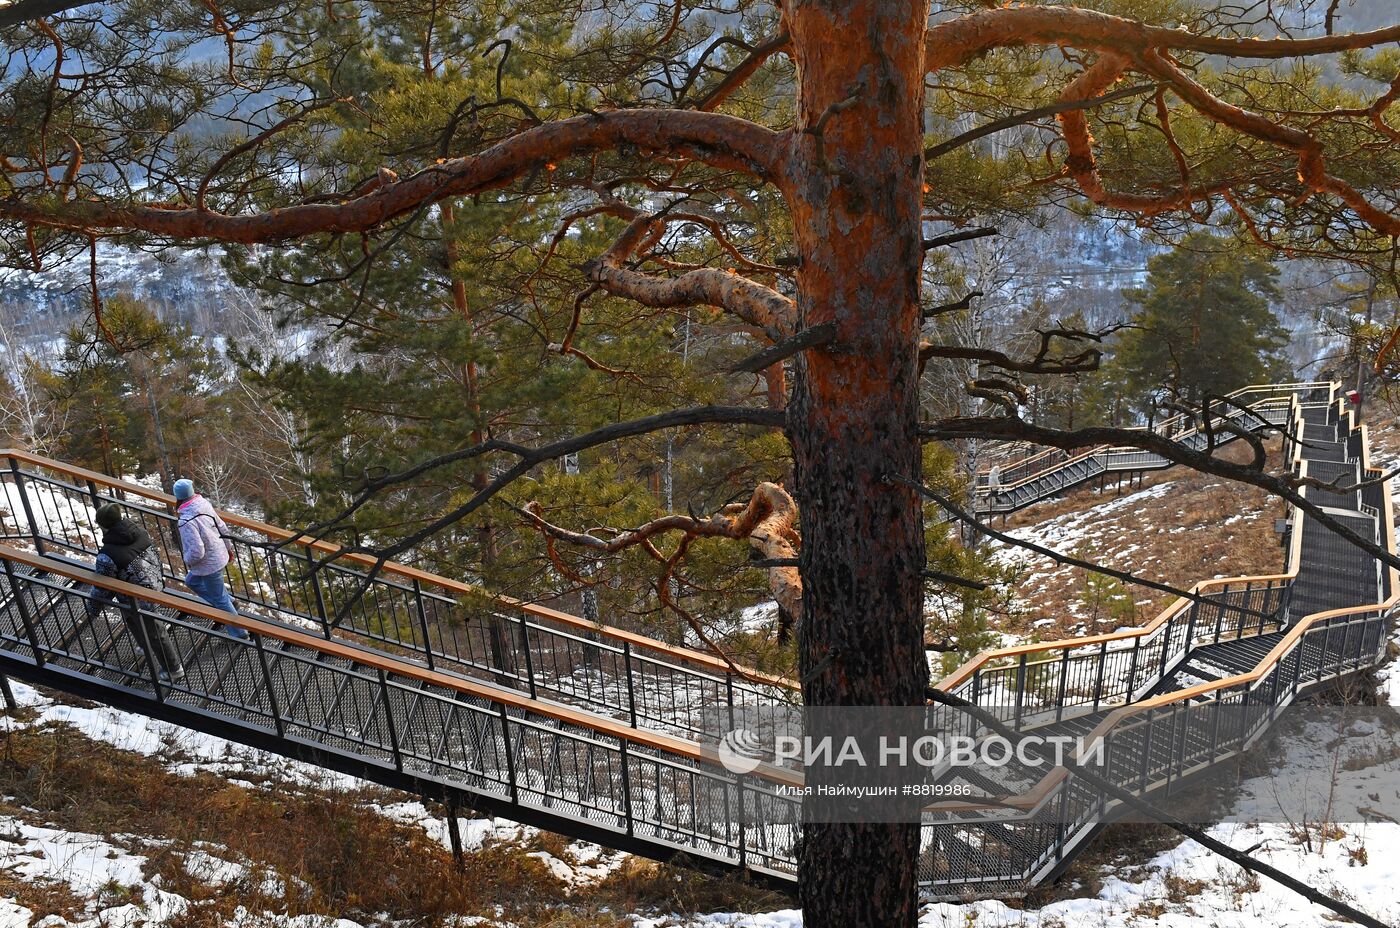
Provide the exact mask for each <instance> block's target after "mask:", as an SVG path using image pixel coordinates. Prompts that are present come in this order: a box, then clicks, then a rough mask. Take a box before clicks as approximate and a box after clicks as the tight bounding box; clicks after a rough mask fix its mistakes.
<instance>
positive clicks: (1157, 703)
mask: <svg viewBox="0 0 1400 928" xmlns="http://www.w3.org/2000/svg"><path fill="white" fill-rule="evenodd" d="M1396 605H1400V595H1392V596H1390V597H1389V598H1388V599H1386V600H1385V601H1384V602H1381V603H1371V604H1370V605H1364V606H1346V607H1344V608H1341V609H1328V610H1326V611H1325V612H1314V613H1313V614H1312V615H1309V616H1306V617H1304V618H1302V619H1300V620H1299V621H1298V623H1297V624H1296V625H1294V626H1293V627H1292V628H1290V629H1289V631H1288V634H1286V635H1284V637H1283V638H1281V639H1280V640H1279V642H1278V644H1276V645H1274V647H1273V648H1272V649H1271V650H1270V651H1269V653H1268V654H1266V655H1264V656H1263V657H1262V658H1260V660H1259V663H1258V664H1256V665H1255V667H1254V669H1253V670H1250V671H1247V672H1246V673H1241V674H1236V675H1235V676H1232V677H1222V678H1221V679H1219V680H1210V681H1207V682H1205V683H1197V684H1196V685H1194V686H1189V687H1187V688H1185V689H1181V690H1176V691H1175V692H1171V693H1163V694H1161V695H1159V696H1153V697H1151V698H1150V699H1144V700H1142V701H1140V702H1134V703H1129V704H1127V705H1124V706H1119V707H1118V708H1116V709H1114V710H1113V711H1112V712H1110V713H1108V714H1107V715H1105V716H1104V718H1103V720H1102V721H1100V722H1099V724H1098V725H1096V726H1094V728H1093V730H1091V731H1090V732H1089V733H1088V734H1086V735H1084V736H1083V737H1082V739H1081V740H1082V741H1083V742H1094V741H1098V740H1101V739H1102V738H1103V737H1104V736H1105V735H1107V734H1108V732H1109V731H1111V730H1112V729H1113V728H1114V727H1115V726H1116V725H1118V723H1119V722H1121V721H1123V720H1124V719H1126V718H1128V717H1130V716H1133V715H1137V714H1139V713H1141V712H1144V711H1146V710H1148V709H1159V708H1161V707H1162V706H1168V705H1171V704H1172V703H1177V702H1184V701H1186V700H1188V699H1195V698H1197V697H1200V696H1204V695H1206V694H1207V693H1212V692H1215V691H1217V690H1221V689H1227V688H1229V687H1234V686H1243V685H1246V684H1249V683H1253V682H1255V681H1256V680H1258V679H1260V678H1261V677H1263V676H1264V675H1265V674H1266V673H1268V671H1269V670H1270V668H1272V667H1273V666H1274V665H1275V664H1277V663H1278V662H1279V660H1280V659H1281V658H1282V657H1283V656H1284V655H1286V654H1287V653H1288V651H1289V650H1290V649H1291V648H1292V646H1293V645H1294V644H1295V643H1297V641H1298V640H1299V639H1300V638H1301V637H1302V636H1303V635H1304V634H1305V633H1306V632H1307V631H1308V629H1309V628H1311V627H1312V626H1313V625H1315V624H1317V623H1319V622H1324V621H1326V620H1328V619H1333V618H1337V617H1338V616H1343V615H1355V614H1357V613H1361V612H1372V611H1379V612H1384V611H1385V610H1387V609H1391V608H1394V607H1395V606H1396ZM1068 776H1069V770H1068V769H1067V768H1065V767H1056V768H1055V769H1054V770H1051V771H1050V772H1048V773H1046V774H1045V776H1043V777H1041V779H1040V780H1039V781H1037V783H1036V785H1035V786H1033V787H1031V788H1030V789H1029V790H1027V791H1026V792H1024V793H1021V794H1019V795H1016V796H1010V797H1006V798H998V799H997V801H996V802H995V803H979V802H975V801H969V800H958V801H949V802H947V803H937V804H934V805H929V806H926V807H925V810H926V811H930V812H976V811H984V810H986V809H1000V808H1005V807H1008V806H1011V807H1015V808H1017V809H1021V810H1028V809H1033V808H1035V807H1036V806H1038V805H1040V803H1041V802H1042V801H1044V800H1045V798H1046V797H1047V796H1049V794H1050V791H1051V790H1052V789H1054V788H1055V787H1056V786H1058V785H1059V784H1060V782H1061V781H1063V780H1064V779H1065V778H1066V777H1068Z"/></svg>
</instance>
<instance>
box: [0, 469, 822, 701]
mask: <svg viewBox="0 0 1400 928" xmlns="http://www.w3.org/2000/svg"><path fill="white" fill-rule="evenodd" d="M0 456H3V457H5V458H9V459H13V460H17V461H24V462H26V463H29V464H32V465H34V466H36V467H43V468H45V469H47V470H52V471H57V472H58V473H61V474H66V475H68V476H70V477H73V478H76V479H79V480H84V481H91V482H92V483H95V484H98V485H100V486H104V487H107V488H109V489H114V490H121V491H122V492H124V493H131V494H134V495H136V496H141V497H144V498H145V499H148V500H151V501H153V502H157V503H160V504H161V505H163V506H165V507H166V508H169V509H173V507H174V506H175V497H173V496H171V495H170V494H168V493H164V492H161V491H160V490H152V489H149V488H147V487H143V486H140V485H138V484H134V483H129V482H127V481H125V480H121V479H119V478H116V477H112V476H110V475H108V474H103V473H99V472H97V471H94V470H88V469H87V468H84V467H77V466H75V465H72V464H65V463H64V462H62V461H55V460H53V459H52V458H46V457H43V456H42V455H38V454H34V453H33V452H29V451H24V450H21V449H16V448H8V449H0ZM0 477H3V474H0ZM219 515H220V516H221V517H222V518H223V520H224V521H225V522H227V523H228V524H229V525H236V526H238V527H239V528H244V529H249V530H251V531H254V532H257V533H259V534H261V535H264V536H266V537H267V538H269V539H271V540H273V541H275V542H277V543H279V544H285V545H298V546H302V547H307V548H310V549H312V550H313V551H317V552H319V553H321V554H325V555H334V556H335V557H336V558H338V559H340V560H344V561H347V562H350V563H353V564H356V565H358V566H361V567H364V568H372V567H373V566H374V565H375V563H376V561H375V559H374V558H372V557H369V556H368V555H364V554H356V553H348V552H347V553H338V552H342V551H343V549H342V548H341V546H340V545H337V544H335V543H334V542H330V541H325V540H322V539H319V538H313V537H311V536H309V535H304V534H298V533H296V532H292V531H288V530H287V529H284V528H280V527H278V526H275V525H271V524H269V523H267V522H262V521H259V520H257V519H252V518H249V517H247V516H241V515H238V514H237V513H232V512H224V511H222V510H221V511H220V512H219ZM379 572H380V573H381V574H388V575H391V576H395V577H401V578H403V579H405V580H410V581H413V580H416V581H418V582H419V583H426V584H429V585H431V586H436V587H439V588H441V589H444V590H447V591H450V592H452V593H456V594H463V595H468V596H472V597H476V598H482V599H488V600H491V601H493V602H496V603H499V604H500V605H501V606H502V607H503V608H507V609H518V610H520V611H521V612H524V613H527V614H529V615H533V616H536V617H538V618H542V619H548V620H550V621H552V622H557V623H559V624H561V625H567V626H569V627H570V628H575V629H578V630H580V631H586V632H593V633H597V634H600V635H602V636H604V637H605V638H610V639H612V640H613V641H617V642H626V643H627V644H629V645H631V646H635V647H643V648H646V649H647V650H649V651H656V652H658V653H661V654H665V655H667V656H669V657H672V658H674V659H676V660H679V661H684V662H686V663H690V664H697V665H699V666H702V667H705V668H706V669H709V670H716V671H719V672H721V673H722V674H730V673H734V668H733V667H731V666H730V664H729V662H728V661H726V660H724V659H723V658H720V657H718V656H716V655H713V654H708V653H706V652H704V651H696V650H694V649H692V648H685V647H681V646H679V645H673V644H668V643H667V642H664V641H660V640H658V639H655V638H651V637H648V636H646V635H642V634H638V633H637V632H630V631H626V630H625V629H621V628H616V627H614V626H611V625H604V624H601V623H598V624H595V623H593V622H589V621H588V620H587V619H583V618H581V617H579V616H576V615H571V614H569V613H567V612H560V611H559V610H557V609H551V608H549V607H548V606H540V605H537V604H535V603H527V602H522V601H520V600H518V599H514V598H512V597H509V596H502V595H500V594H497V593H491V592H490V591H488V590H485V589H483V588H481V587H479V586H476V585H475V584H470V583H463V582H462V581H460V580H453V579H450V578H448V577H443V576H441V575H439V574H434V573H429V572H428V571H426V570H421V569H419V568H417V567H410V566H409V565H407V564H399V563H397V562H394V561H388V562H386V563H385V564H384V565H383V567H382V568H380V571H379ZM738 675H739V676H741V677H743V678H744V679H747V680H750V681H752V682H755V683H759V684H763V685H767V686H777V687H781V688H783V689H790V690H797V689H800V687H799V686H798V684H797V683H795V682H794V681H792V680H788V679H786V678H784V677H779V676H775V675H773V674H767V673H763V672H762V671H759V670H753V669H751V668H747V667H742V666H741V667H739V674H738Z"/></svg>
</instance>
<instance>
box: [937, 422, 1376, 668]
mask: <svg viewBox="0 0 1400 928" xmlns="http://www.w3.org/2000/svg"><path fill="white" fill-rule="evenodd" d="M1301 453H1302V449H1301V448H1298V449H1295V451H1294V457H1295V459H1298V460H1297V464H1298V467H1299V469H1300V473H1306V468H1307V462H1306V461H1302V460H1301ZM1289 509H1290V510H1295V509H1296V507H1294V506H1290V507H1289ZM1302 536H1303V533H1302V532H1301V531H1295V532H1294V533H1293V536H1292V537H1291V538H1290V539H1289V549H1288V560H1287V561H1286V562H1285V565H1284V566H1285V572H1284V573H1281V574H1263V575H1260V576H1245V577H1224V578H1221V579H1217V580H1202V581H1200V582H1198V583H1196V584H1195V585H1193V586H1192V587H1191V588H1190V590H1189V592H1191V593H1192V594H1194V595H1197V596H1200V595H1203V594H1204V592H1205V591H1206V590H1208V589H1209V588H1211V587H1218V586H1228V585H1230V584H1236V583H1272V582H1278V581H1285V580H1292V579H1294V578H1295V577H1297V576H1298V568H1299V565H1300V564H1301V562H1302ZM1391 550H1394V548H1393V547H1392V549H1391ZM1191 603H1192V600H1190V599H1187V598H1186V597H1184V596H1179V597H1177V598H1176V599H1175V600H1173V601H1172V602H1171V603H1170V604H1169V605H1168V606H1167V607H1166V608H1165V609H1163V610H1162V611H1161V612H1159V613H1158V614H1157V615H1156V616H1155V617H1154V618H1153V619H1152V621H1150V622H1148V623H1147V624H1146V625H1141V626H1139V627H1137V628H1129V629H1124V630H1123V631H1118V632H1105V633H1103V634H1099V635H1085V636H1082V637H1079V638H1061V639H1058V640H1055V641H1041V642H1034V643H1030V644H1020V645H1013V646H1011V647H1006V648H993V649H990V650H987V651H982V652H979V653H978V654H977V655H976V656H975V657H973V658H972V659H971V660H969V661H967V662H966V663H964V664H962V665H961V666H960V667H958V668H957V669H955V670H954V671H953V672H952V673H950V674H948V675H947V676H946V677H944V678H943V679H942V680H940V681H938V683H937V684H935V685H936V687H937V688H938V689H940V690H949V689H952V688H953V687H955V686H958V685H959V684H961V683H962V682H964V681H965V680H966V679H967V678H968V677H970V676H972V674H973V673H975V672H976V671H978V670H980V669H982V668H984V667H986V666H987V665H988V664H990V663H991V662H993V661H997V660H1002V659H1004V658H1010V657H1019V656H1021V655H1022V654H1033V653H1037V652H1040V651H1064V650H1068V649H1070V648H1080V647H1086V646H1088V645H1095V644H1105V643H1108V642H1113V641H1130V640H1132V639H1133V638H1142V637H1144V636H1146V635H1149V634H1151V633H1152V632H1154V631H1156V630H1157V629H1158V628H1160V627H1161V626H1162V625H1164V624H1166V623H1167V622H1168V621H1169V620H1171V619H1172V618H1173V617H1175V616H1176V615H1178V614H1180V613H1181V612H1183V611H1184V610H1186V609H1187V608H1189V607H1190V606H1191Z"/></svg>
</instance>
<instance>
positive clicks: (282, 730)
mask: <svg viewBox="0 0 1400 928" xmlns="http://www.w3.org/2000/svg"><path fill="white" fill-rule="evenodd" d="M252 638H253V647H255V648H256V649H257V651H258V664H259V666H261V667H262V673H263V689H264V690H265V691H266V692H267V708H268V711H269V712H271V713H272V724H273V725H274V726H275V727H276V729H277V737H279V738H285V737H287V726H286V723H285V722H284V721H283V719H282V709H281V707H280V706H279V705H278V701H277V690H276V688H275V687H274V686H273V683H272V664H271V663H270V662H269V661H268V659H267V649H266V648H265V647H264V646H263V637H262V635H261V634H259V633H258V632H253V633H252Z"/></svg>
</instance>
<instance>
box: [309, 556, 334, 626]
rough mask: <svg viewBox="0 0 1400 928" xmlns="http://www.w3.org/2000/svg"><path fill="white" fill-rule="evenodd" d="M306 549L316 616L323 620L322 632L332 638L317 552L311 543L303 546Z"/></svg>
mask: <svg viewBox="0 0 1400 928" xmlns="http://www.w3.org/2000/svg"><path fill="white" fill-rule="evenodd" d="M302 547H303V548H304V549H305V551H306V570H307V573H308V575H309V577H310V579H311V593H312V601H313V602H315V603H316V616H317V618H319V619H320V620H321V634H323V635H325V636H326V640H327V641H329V640H330V639H331V617H330V616H329V615H327V614H326V597H325V595H324V594H323V593H322V592H321V572H320V571H319V570H317V569H316V552H315V551H314V550H313V549H312V547H311V545H309V544H307V545H303V546H302Z"/></svg>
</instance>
